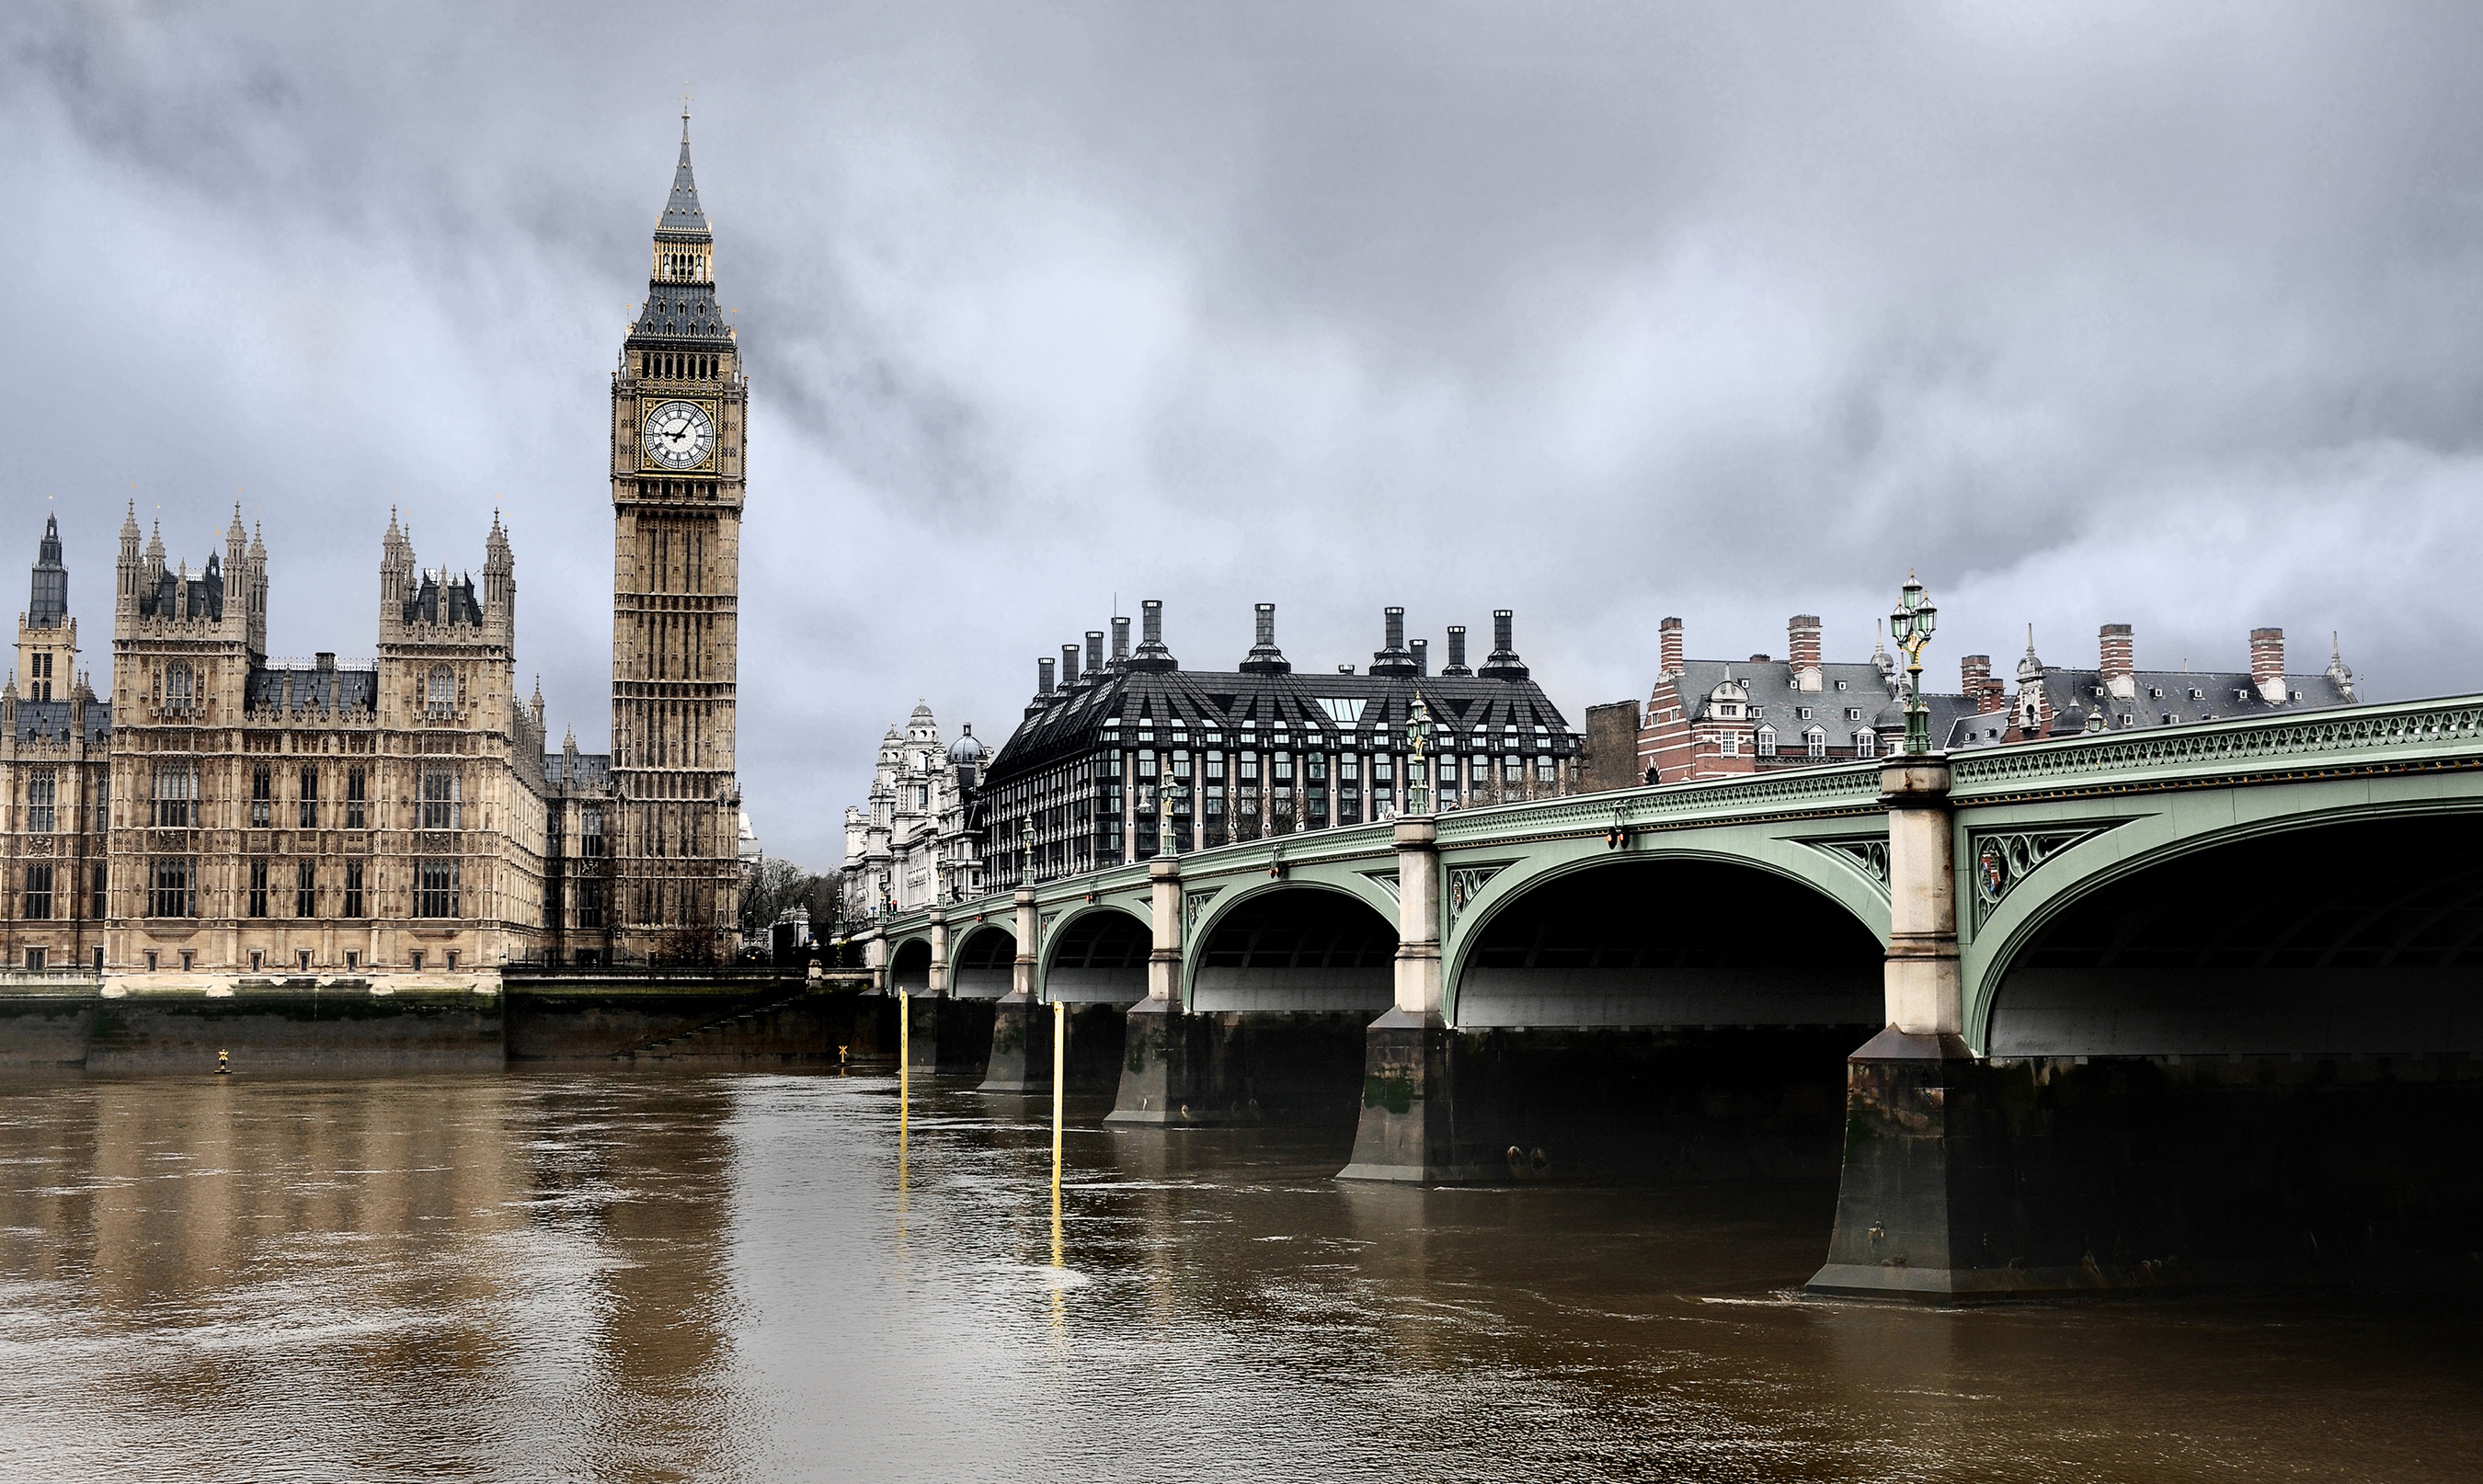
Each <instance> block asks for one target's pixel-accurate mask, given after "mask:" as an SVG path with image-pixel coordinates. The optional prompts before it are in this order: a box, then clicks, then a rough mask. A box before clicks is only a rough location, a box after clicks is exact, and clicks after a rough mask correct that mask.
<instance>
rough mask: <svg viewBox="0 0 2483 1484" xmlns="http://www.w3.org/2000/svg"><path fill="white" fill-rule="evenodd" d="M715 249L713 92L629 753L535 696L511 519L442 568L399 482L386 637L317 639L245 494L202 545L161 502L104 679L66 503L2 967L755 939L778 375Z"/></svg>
mask: <svg viewBox="0 0 2483 1484" xmlns="http://www.w3.org/2000/svg"><path fill="white" fill-rule="evenodd" d="M714 268H715V247H714V237H713V234H712V232H711V231H710V230H709V228H708V219H707V216H706V214H705V212H704V211H703V210H702V209H701V208H700V205H699V198H698V188H697V186H696V184H695V182H694V181H693V179H692V177H691V172H690V148H689V133H688V120H687V119H686V118H684V119H683V122H682V134H681V159H680V163H679V165H678V167H677V168H676V170H675V172H674V177H673V186H672V191H671V194H670V197H669V198H668V199H667V200H666V201H665V203H664V208H663V212H662V215H661V216H660V217H659V218H658V219H657V222H656V225H655V231H654V261H653V272H652V275H651V278H650V282H649V285H648V292H647V300H646V304H645V305H644V307H643V308H642V309H641V310H640V312H639V314H638V317H637V318H636V320H635V321H634V322H633V323H632V324H631V325H630V327H629V331H628V333H627V337H626V338H625V339H624V341H623V344H622V347H621V352H620V357H619V361H618V364H617V365H616V366H615V367H614V370H613V373H612V378H611V396H612V422H611V471H612V474H611V477H612V509H613V524H614V549H613V581H612V729H611V751H610V752H609V753H608V754H587V753H581V752H579V751H578V749H577V744H576V740H575V737H574V734H573V735H571V736H569V737H567V738H566V739H565V740H564V741H563V742H562V744H561V745H560V746H559V747H557V748H552V747H550V746H548V745H547V740H548V736H549V732H548V730H547V724H546V719H545V714H544V702H543V697H542V694H541V691H540V688H537V690H536V691H535V692H534V694H532V695H530V696H528V695H521V694H519V682H518V671H517V636H518V615H517V602H518V581H517V562H516V556H515V553H514V550H513V548H512V545H511V543H510V540H509V534H508V532H507V531H506V530H505V529H503V527H502V526H501V524H500V521H499V519H498V517H494V520H493V523H492V529H491V531H490V533H489V534H488V535H487V536H486V537H485V539H484V548H483V549H484V558H483V565H482V569H481V571H480V574H479V577H477V576H476V575H474V574H472V573H470V572H455V571H452V570H449V569H448V568H446V567H444V566H443V567H439V568H432V569H425V568H424V567H422V566H421V565H420V564H419V563H418V562H417V561H416V559H415V555H414V546H413V543H412V542H411V540H410V539H409V538H408V536H407V535H406V534H405V532H404V531H403V530H402V529H400V527H399V524H398V520H397V516H396V514H395V513H394V512H391V513H390V515H389V517H388V524H387V530H386V531H385V532H384V533H383V534H382V535H381V536H380V541H379V595H378V596H379V631H378V645H377V652H376V657H375V658H372V659H369V660H353V661H340V660H338V659H337V658H336V656H335V655H334V654H333V653H326V652H323V653H320V654H317V655H316V656H314V657H312V658H310V659H307V660H287V659H271V658H270V657H269V656H268V654H267V613H268V602H269V596H270V593H269V587H270V584H269V578H268V570H269V559H268V552H267V548H266V546H265V544H264V543H263V541H262V538H261V537H260V535H259V534H258V533H257V532H255V531H250V530H245V529H244V527H243V525H242V521H241V516H240V512H239V511H238V510H236V511H235V512H234V514H233V518H232V522H231V524H230V525H229V526H228V527H227V529H226V531H225V532H224V542H223V550H222V551H221V552H209V553H207V554H206V557H205V560H204V563H203V565H202V566H200V567H199V568H197V569H195V570H194V569H193V568H192V567H191V566H190V564H189V563H188V562H187V561H186V560H176V559H174V558H173V557H171V556H168V554H167V552H166V549H165V546H164V543H163V540H162V535H161V532H160V529H159V530H158V531H156V532H154V533H151V534H149V535H148V537H147V541H146V543H145V545H144V546H143V547H142V545H141V544H140V537H141V532H140V529H139V524H138V518H137V513H136V510H135V507H134V506H133V507H132V508H131V510H130V512H129V514H128V516H127V517H126V518H125V519H124V520H123V522H122V524H121V528H120V551H119V554H118V556H117V558H116V560H115V562H114V567H113V592H112V665H111V673H110V676H109V677H108V679H107V680H106V681H105V683H104V685H103V687H102V689H101V690H99V691H98V690H97V689H96V688H95V686H94V684H93V679H92V677H91V674H90V672H87V671H83V670H81V669H80V668H79V659H78V657H79V652H80V650H79V646H78V625H77V620H76V619H75V618H73V617H71V616H70V613H69V567H68V564H67V560H66V559H65V557H64V554H63V549H62V543H61V540H60V533H59V529H58V524H57V522H56V521H47V522H46V524H45V526H44V529H43V533H42V537H41V541H40V546H39V548H38V554H37V557H36V561H35V566H34V581H33V587H32V592H31V594H30V596H29V599H28V602H27V606H26V610H25V612H24V613H23V614H21V615H20V616H19V617H18V621H17V636H16V653H15V665H14V670H13V675H12V676H11V678H10V681H9V683H8V685H7V687H6V689H5V690H0V789H5V794H0V797H5V799H6V800H7V804H6V808H5V813H0V872H5V876H0V882H5V892H4V893H0V895H5V907H0V954H5V959H0V963H5V965H6V966H7V967H9V968H11V969H13V970H18V971H23V970H26V969H46V968H49V969H64V968H76V969H87V970H93V971H97V972H100V973H102V974H103V975H105V976H106V977H107V979H111V978H115V977H119V976H128V975H149V976H185V978H186V980H187V981H194V982H195V983H196V984H197V986H198V987H200V988H203V989H206V990H208V991H209V992H210V993H213V992H214V991H215V989H216V987H217V986H218V985H219V984H230V983H232V982H234V981H236V980H238V979H241V978H243V977H259V976H278V977H284V976H298V975H315V976H333V975H350V976H357V977H366V978H368V979H370V980H371V981H372V982H373V983H374V984H381V983H386V982H392V981H402V982H424V981H436V980H441V979H446V980H450V981H460V980H471V981H473V982H476V983H478V984H479V983H481V982H483V981H485V980H486V979H488V978H489V977H490V976H492V975H495V974H496V973H497V972H498V971H499V970H500V969H502V968H504V967H509V966H513V965H570V966H597V965H627V964H647V963H653V964H663V963H667V962H670V963H680V964H701V963H708V962H716V961H720V960H729V958H730V956H731V952H732V948H733V945H734V941H735V936H736V935H735V926H736V918H737V915H738V911H737V909H738V893H739V889H740V876H739V865H738V860H737V855H738V852H737V845H738V841H739V833H740V832H739V821H740V817H741V815H740V789H739V785H738V783H737V782H736V781H735V776H734V664H735V648H736V640H737V634H736V595H737V592H738V587H739V571H740V527H741V510H742V497H743V480H742V471H743V467H744V461H743V450H744V430H745V427H746V413H747V409H748V401H749V390H748V384H747V382H746V381H745V380H744V378H743V376H742V372H741V359H740V352H739V348H738V346H737V344H736V342H735V338H734V332H733V331H731V330H730V329H728V328H727V327H726V325H725V323H724V316H723V315H722V314H721V313H720V312H719V310H718V308H717V306H716V296H715V279H714ZM147 982H148V983H150V984H158V985H164V986H167V987H176V986H178V985H180V984H182V983H183V982H184V978H170V977H155V978H151V979H150V980H148V981H147Z"/></svg>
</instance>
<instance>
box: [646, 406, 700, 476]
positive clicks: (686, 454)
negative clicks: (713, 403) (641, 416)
mask: <svg viewBox="0 0 2483 1484" xmlns="http://www.w3.org/2000/svg"><path fill="white" fill-rule="evenodd" d="M646 437H647V453H648V455H649V457H651V458H653V459H654V461H655V462H656V463H657V464H662V465H663V466H664V467H666V468H668V469H686V468H694V467H696V466H697V465H699V464H704V463H706V462H707V456H708V450H709V449H711V448H713V447H714V446H715V419H713V418H711V417H709V416H708V415H707V409H705V408H703V407H700V406H698V405H697V404H696V403H691V402H667V403H664V404H663V405H661V406H660V407H657V408H656V409H655V410H654V411H652V412H649V413H648V414H647V432H646Z"/></svg>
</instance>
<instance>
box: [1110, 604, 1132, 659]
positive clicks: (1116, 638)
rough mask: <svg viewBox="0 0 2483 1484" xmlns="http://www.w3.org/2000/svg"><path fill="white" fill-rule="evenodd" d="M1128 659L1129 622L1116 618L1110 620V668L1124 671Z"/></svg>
mask: <svg viewBox="0 0 2483 1484" xmlns="http://www.w3.org/2000/svg"><path fill="white" fill-rule="evenodd" d="M1129 658H1130V621H1129V620H1127V619H1125V618H1122V617H1120V616H1118V615H1117V614H1116V615H1114V616H1113V619H1112V668H1113V669H1115V670H1121V669H1126V668H1127V666H1128V662H1129Z"/></svg>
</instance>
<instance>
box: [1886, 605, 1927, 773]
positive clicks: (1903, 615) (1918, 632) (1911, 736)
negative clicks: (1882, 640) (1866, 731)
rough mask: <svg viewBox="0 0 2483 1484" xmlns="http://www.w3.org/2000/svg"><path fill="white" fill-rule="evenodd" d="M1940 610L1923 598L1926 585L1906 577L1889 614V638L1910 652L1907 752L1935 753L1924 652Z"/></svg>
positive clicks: (1908, 656) (1907, 681) (1907, 663)
mask: <svg viewBox="0 0 2483 1484" xmlns="http://www.w3.org/2000/svg"><path fill="white" fill-rule="evenodd" d="M1938 617H1939V610H1938V609H1937V608H1935V607H1933V606H1932V604H1931V600H1930V599H1929V598H1927V597H1925V596H1923V585H1922V584H1921V583H1919V582H1917V581H1915V580H1914V576H1913V573H1911V572H1908V573H1907V574H1906V586H1905V588H1904V589H1903V590H1902V591H1901V592H1900V593H1899V595H1898V597H1897V606H1896V607H1895V608H1894V609H1893V610H1891V611H1890V613H1889V614H1888V637H1889V638H1890V639H1893V640H1895V641H1896V644H1897V648H1898V649H1903V650H1905V651H1906V751H1907V752H1909V753H1928V752H1930V751H1931V750H1932V712H1931V707H1929V706H1927V705H1925V704H1923V649H1924V647H1925V646H1926V645H1929V644H1930V643H1931V642H1932V624H1933V623H1934V622H1935V621H1936V620H1937V619H1938Z"/></svg>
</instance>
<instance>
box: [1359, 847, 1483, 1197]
mask: <svg viewBox="0 0 2483 1484" xmlns="http://www.w3.org/2000/svg"><path fill="white" fill-rule="evenodd" d="M1396 844H1397V957H1396V961H1395V964H1394V966H1393V967H1394V972H1395V978H1396V993H1397V1003H1396V1004H1395V1005H1394V1006H1393V1007H1391V1008H1390V1009H1389V1010H1388V1011H1387V1012H1386V1013H1385V1014H1383V1015H1381V1016H1380V1017H1379V1019H1378V1020H1374V1021H1372V1022H1371V1025H1370V1027H1369V1028H1368V1029H1367V1030H1365V1031H1364V1032H1363V1073H1362V1113H1361V1118H1360V1121H1359V1122H1358V1123H1357V1124H1356V1125H1355V1126H1354V1132H1353V1158H1352V1160H1351V1162H1349V1163H1348V1164H1347V1165H1346V1167H1345V1168H1344V1169H1342V1170H1340V1171H1338V1172H1337V1177H1336V1178H1337V1179H1347V1180H1394V1181H1398V1182H1401V1183H1405V1184H1417V1185H1429V1184H1442V1183H1450V1182H1454V1181H1456V1180H1460V1179H1468V1178H1470V1172H1469V1171H1468V1169H1467V1168H1466V1166H1465V1165H1463V1164H1462V1163H1461V1162H1460V1161H1459V1159H1458V1157H1457V1149H1456V1137H1455V1135H1456V1125H1455V1117H1454V1114H1455V1082H1456V1075H1455V1067H1456V1054H1455V1053H1456V1046H1455V1036H1454V1034H1453V1033H1452V1032H1451V1031H1450V1029H1449V1023H1448V1020H1446V1018H1445V1017H1443V1016H1442V1014H1441V1003H1442V999H1441V994H1440V990H1441V965H1440V844H1439V826H1438V823H1437V821H1436V820H1434V819H1432V818H1430V817H1428V816H1418V817H1410V818H1401V819H1399V820H1398V821H1397V832H1396Z"/></svg>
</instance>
